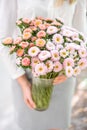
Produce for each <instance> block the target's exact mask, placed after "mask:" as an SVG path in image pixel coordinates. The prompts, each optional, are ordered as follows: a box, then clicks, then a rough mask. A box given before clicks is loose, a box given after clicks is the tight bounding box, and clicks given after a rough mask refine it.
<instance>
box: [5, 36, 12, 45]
mask: <svg viewBox="0 0 87 130" xmlns="http://www.w3.org/2000/svg"><path fill="white" fill-rule="evenodd" d="M12 42H13V39H12V38H11V37H7V38H5V39H4V40H3V43H4V44H5V45H9V44H12Z"/></svg>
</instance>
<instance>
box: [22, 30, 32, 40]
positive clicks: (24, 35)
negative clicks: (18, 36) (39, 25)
mask: <svg viewBox="0 0 87 130" xmlns="http://www.w3.org/2000/svg"><path fill="white" fill-rule="evenodd" d="M30 37H31V33H30V32H25V33H23V39H24V40H28V39H30Z"/></svg>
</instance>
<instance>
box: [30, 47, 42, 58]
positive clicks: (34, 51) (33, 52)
mask: <svg viewBox="0 0 87 130" xmlns="http://www.w3.org/2000/svg"><path fill="white" fill-rule="evenodd" d="M39 52H40V49H39V48H38V47H36V46H33V47H31V48H30V49H29V50H28V54H29V56H31V57H35V56H37V55H38V53H39Z"/></svg>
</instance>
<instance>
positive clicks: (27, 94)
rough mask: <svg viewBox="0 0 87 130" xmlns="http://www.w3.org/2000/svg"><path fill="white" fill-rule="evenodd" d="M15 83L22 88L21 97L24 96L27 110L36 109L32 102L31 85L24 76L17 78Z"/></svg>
mask: <svg viewBox="0 0 87 130" xmlns="http://www.w3.org/2000/svg"><path fill="white" fill-rule="evenodd" d="M17 81H18V83H19V84H20V86H21V88H22V92H23V96H24V102H25V103H26V105H27V106H28V107H29V108H31V109H34V108H35V107H36V105H35V103H34V102H33V100H32V96H31V84H30V82H29V81H28V79H27V77H26V75H23V76H21V77H19V78H18V79H17Z"/></svg>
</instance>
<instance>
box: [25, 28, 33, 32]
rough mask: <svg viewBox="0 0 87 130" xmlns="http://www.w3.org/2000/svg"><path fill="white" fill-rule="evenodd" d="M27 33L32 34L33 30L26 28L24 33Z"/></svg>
mask: <svg viewBox="0 0 87 130" xmlns="http://www.w3.org/2000/svg"><path fill="white" fill-rule="evenodd" d="M26 32H30V33H32V30H31V29H30V28H26V29H25V30H24V31H23V33H26Z"/></svg>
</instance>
